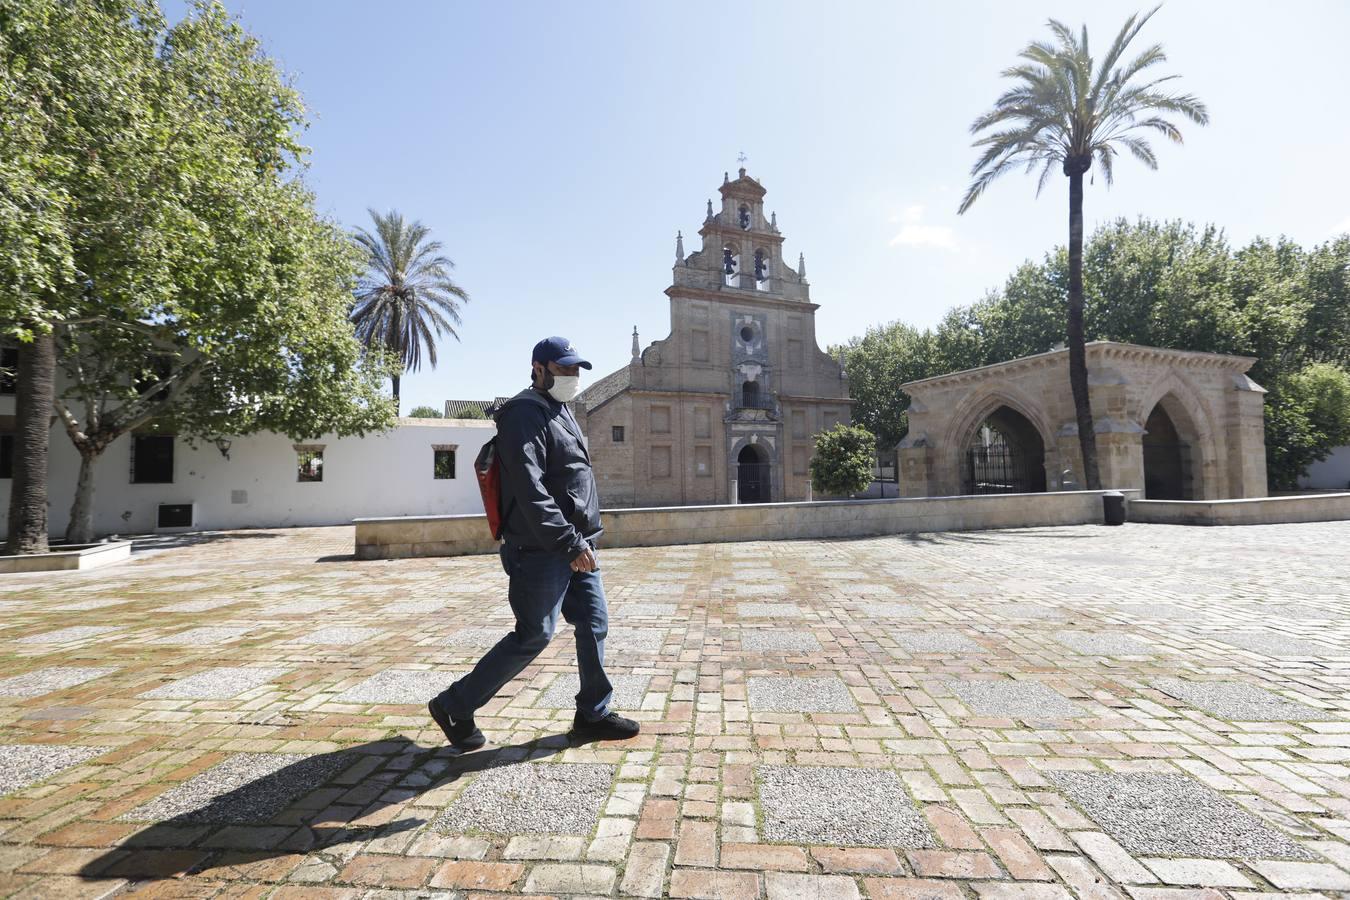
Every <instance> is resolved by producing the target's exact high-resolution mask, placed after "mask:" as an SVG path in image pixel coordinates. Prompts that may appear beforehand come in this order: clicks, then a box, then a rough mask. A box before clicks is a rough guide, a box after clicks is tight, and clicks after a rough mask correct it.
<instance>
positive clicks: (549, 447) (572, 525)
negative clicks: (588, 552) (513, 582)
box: [494, 388, 602, 558]
mask: <svg viewBox="0 0 1350 900" xmlns="http://www.w3.org/2000/svg"><path fill="white" fill-rule="evenodd" d="M494 418H495V419H496V421H497V453H498V455H499V457H500V459H501V466H502V511H503V520H502V540H504V541H505V542H506V543H508V544H512V545H514V546H517V547H525V548H527V549H531V550H550V551H555V552H558V553H566V554H567V556H568V557H569V558H572V557H575V556H576V555H577V554H579V553H580V552H581V551H582V550H585V549H586V547H587V543H588V542H594V541H595V540H596V539H597V538H598V537H600V534H601V532H602V529H601V527H600V494H599V492H598V491H597V490H596V489H595V475H594V474H593V473H592V471H591V454H590V448H589V447H588V446H587V444H586V437H585V435H583V434H582V432H581V426H579V425H578V424H577V420H576V419H575V418H574V417H573V416H572V410H570V409H568V407H567V404H565V403H559V402H557V401H556V400H554V399H553V398H552V397H549V396H547V395H545V394H541V393H540V392H539V391H536V390H535V389H534V388H526V389H525V390H523V391H521V392H520V393H519V394H517V395H516V396H514V397H512V398H511V399H510V400H508V401H507V402H506V403H504V404H502V407H501V409H499V410H497V413H496V415H495V416H494Z"/></svg>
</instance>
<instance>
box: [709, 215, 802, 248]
mask: <svg viewBox="0 0 1350 900" xmlns="http://www.w3.org/2000/svg"><path fill="white" fill-rule="evenodd" d="M710 234H716V235H721V236H724V237H736V236H739V235H746V234H748V235H750V236H751V237H753V238H755V239H757V240H758V241H760V242H761V243H765V244H782V243H783V241H784V240H785V238H784V237H783V235H781V234H778V233H776V232H773V231H758V230H756V229H754V228H742V227H740V226H739V225H727V224H726V223H725V222H719V221H717V220H716V219H713V220H711V221H708V222H706V223H704V225H703V227H702V228H700V229H699V230H698V236H699V237H703V238H706V237H707V236H708V235H710Z"/></svg>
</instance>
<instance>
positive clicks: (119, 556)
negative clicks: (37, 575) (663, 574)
mask: <svg viewBox="0 0 1350 900" xmlns="http://www.w3.org/2000/svg"><path fill="white" fill-rule="evenodd" d="M53 547H54V549H53V550H52V552H51V553H33V554H29V555H27V556H0V573H11V572H14V573H17V572H77V571H83V570H86V569H97V568H100V567H101V566H111V565H115V564H116V563H120V562H126V561H127V560H129V559H131V541H113V542H111V543H107V544H78V545H75V546H62V545H61V544H55V545H53Z"/></svg>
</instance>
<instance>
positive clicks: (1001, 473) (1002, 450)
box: [964, 432, 1045, 494]
mask: <svg viewBox="0 0 1350 900" xmlns="http://www.w3.org/2000/svg"><path fill="white" fill-rule="evenodd" d="M995 435H996V440H995V441H994V442H993V443H991V444H989V445H988V446H982V445H979V444H976V445H973V446H971V447H968V448H966V460H965V486H964V487H965V490H964V493H967V494H1030V493H1035V492H1037V491H1043V490H1045V482H1044V478H1045V471H1044V468H1043V466H1042V463H1041V461H1040V460H1039V459H1033V458H1030V457H1028V456H1027V454H1025V453H1023V452H1021V451H1020V450H1018V449H1017V448H1016V447H1012V446H1009V445H1008V444H1007V443H1006V442H1004V441H1002V440H1000V439H999V438H1001V437H1002V435H998V433H997V432H995Z"/></svg>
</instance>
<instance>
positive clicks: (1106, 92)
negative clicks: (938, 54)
mask: <svg viewBox="0 0 1350 900" xmlns="http://www.w3.org/2000/svg"><path fill="white" fill-rule="evenodd" d="M1159 9H1160V7H1157V6H1155V7H1154V8H1153V9H1151V10H1149V11H1148V12H1146V13H1136V14H1135V15H1132V16H1130V17H1129V18H1127V19H1126V20H1125V22H1124V24H1123V25H1122V26H1121V28H1120V30H1119V31H1118V32H1117V33H1116V35H1115V37H1114V39H1113V40H1112V41H1111V43H1110V45H1109V46H1108V48H1107V50H1106V53H1105V55H1104V56H1103V57H1102V58H1101V60H1100V61H1095V60H1094V59H1093V57H1092V52H1091V44H1090V39H1089V35H1088V30H1087V26H1082V27H1081V28H1079V29H1077V30H1074V29H1072V28H1070V27H1069V26H1068V25H1066V24H1065V23H1063V22H1061V21H1059V20H1057V19H1050V20H1048V22H1047V23H1046V27H1047V28H1048V30H1049V32H1050V34H1049V36H1048V38H1047V39H1043V40H1034V41H1032V42H1030V43H1029V44H1027V45H1026V47H1024V48H1023V49H1022V50H1021V52H1019V53H1018V58H1019V59H1020V60H1021V61H1020V62H1018V63H1017V64H1015V65H1013V66H1011V67H1009V68H1008V69H1005V70H1004V71H1003V73H1002V75H1003V77H1004V78H1006V79H1008V80H1009V81H1011V82H1012V83H1011V84H1010V85H1009V86H1008V87H1007V89H1006V90H1005V91H1004V92H1003V93H1002V94H1001V95H1000V96H999V97H998V99H997V100H996V101H995V103H994V106H993V108H992V109H990V110H989V111H988V112H985V113H983V114H982V115H980V116H979V117H978V118H976V119H975V121H974V122H973V123H972V125H971V134H972V135H973V136H975V140H974V141H973V142H972V145H973V146H974V147H975V148H977V149H978V150H979V151H980V155H979V158H978V159H977V160H976V162H975V164H974V166H972V167H971V171H970V174H971V179H972V180H971V183H970V186H969V187H968V189H967V190H966V193H965V195H964V196H963V197H962V200H961V205H960V207H959V211H960V212H962V213H964V212H965V211H966V210H967V209H969V208H970V206H971V205H972V204H973V203H974V202H975V200H976V199H978V198H979V197H980V196H981V195H982V194H983V193H984V191H985V190H986V189H987V188H988V187H989V185H990V184H991V183H992V182H993V181H995V180H996V179H998V178H999V177H1001V176H1002V175H1004V174H1006V173H1007V172H1009V171H1011V170H1012V169H1013V168H1017V167H1023V168H1025V170H1026V171H1027V172H1028V173H1030V172H1033V171H1035V170H1038V169H1039V177H1038V180H1037V187H1036V191H1037V194H1039V193H1040V192H1041V190H1042V189H1043V188H1044V187H1045V185H1046V183H1047V182H1048V180H1049V178H1050V174H1051V173H1052V172H1053V171H1054V170H1055V164H1056V163H1057V162H1058V163H1062V164H1064V165H1063V168H1064V170H1065V171H1066V172H1067V171H1069V168H1070V167H1069V165H1068V164H1067V163H1068V161H1069V160H1079V161H1080V162H1079V163H1075V165H1074V166H1073V170H1074V171H1075V172H1082V171H1084V170H1085V169H1086V168H1087V167H1088V166H1089V165H1091V164H1093V163H1096V164H1097V165H1100V166H1101V168H1102V176H1103V178H1104V179H1105V180H1106V183H1107V184H1108V185H1110V184H1112V183H1113V182H1114V179H1115V162H1116V158H1117V156H1119V155H1120V153H1121V152H1122V151H1128V152H1129V153H1130V154H1131V155H1132V156H1133V157H1134V158H1135V159H1138V160H1139V161H1140V162H1142V163H1144V164H1145V165H1146V166H1148V167H1150V168H1157V165H1158V160H1157V156H1156V154H1155V153H1154V151H1153V148H1152V146H1151V145H1150V144H1149V142H1148V141H1147V140H1146V139H1145V138H1144V137H1143V136H1141V134H1140V133H1141V132H1149V131H1151V132H1155V133H1158V134H1162V135H1163V136H1164V137H1166V138H1167V139H1168V140H1170V141H1175V142H1180V141H1181V130H1180V128H1178V127H1177V125H1176V124H1175V122H1174V121H1173V120H1174V118H1175V117H1177V116H1181V117H1184V118H1185V119H1188V120H1189V121H1191V122H1193V123H1195V124H1198V125H1204V124H1207V123H1208V122H1209V110H1208V109H1207V108H1206V107H1205V105H1204V104H1203V103H1202V102H1200V101H1199V100H1198V99H1196V98H1195V97H1194V96H1192V95H1190V94H1178V93H1172V92H1170V91H1169V90H1168V89H1167V88H1166V87H1165V85H1167V83H1168V82H1170V81H1172V80H1174V79H1175V78H1176V77H1177V76H1176V75H1162V76H1159V77H1154V78H1149V77H1147V75H1145V74H1144V73H1148V74H1149V75H1151V74H1152V73H1153V71H1156V67H1157V66H1158V65H1159V64H1161V63H1163V62H1165V61H1166V60H1167V54H1166V53H1165V52H1164V50H1163V48H1162V46H1161V45H1159V44H1154V45H1152V46H1149V47H1146V48H1145V49H1144V50H1143V51H1141V52H1139V53H1138V54H1136V55H1134V56H1133V57H1129V56H1127V53H1128V51H1129V48H1130V45H1131V44H1132V42H1133V41H1134V40H1135V39H1136V38H1137V37H1138V35H1139V33H1140V31H1141V30H1142V29H1143V27H1144V26H1145V25H1146V24H1147V23H1148V22H1149V20H1150V19H1152V18H1153V16H1154V15H1155V14H1156V13H1157V12H1158V10H1159ZM1127 59H1128V62H1123V63H1122V61H1123V60H1127Z"/></svg>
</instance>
